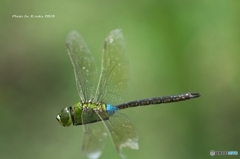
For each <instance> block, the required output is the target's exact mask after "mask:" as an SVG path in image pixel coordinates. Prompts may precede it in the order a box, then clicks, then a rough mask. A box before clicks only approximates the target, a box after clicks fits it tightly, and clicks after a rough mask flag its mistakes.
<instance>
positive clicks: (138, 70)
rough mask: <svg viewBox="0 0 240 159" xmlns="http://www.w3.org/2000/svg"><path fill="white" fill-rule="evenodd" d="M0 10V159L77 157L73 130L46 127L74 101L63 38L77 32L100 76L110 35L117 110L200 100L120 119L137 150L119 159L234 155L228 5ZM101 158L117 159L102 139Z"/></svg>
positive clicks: (233, 31)
mask: <svg viewBox="0 0 240 159" xmlns="http://www.w3.org/2000/svg"><path fill="white" fill-rule="evenodd" d="M0 10H1V14H0V46H1V47H0V48H1V51H0V115H1V123H2V124H1V128H0V158H1V159H13V158H14V159H15V158H20V159H33V158H34V159H46V158H58V159H66V158H69V159H70V158H76V159H84V158H85V156H84V155H83V154H82V152H81V140H82V127H80V126H79V127H69V128H64V127H62V126H60V125H59V123H58V122H57V121H56V119H55V117H56V115H57V113H58V112H59V111H60V110H61V109H62V108H64V107H65V106H70V105H72V104H74V103H75V102H77V101H78V100H79V97H78V94H77V91H76V86H75V79H74V75H73V68H72V65H71V63H70V60H69V57H68V55H67V52H66V47H65V39H66V36H67V34H68V33H69V32H70V31H71V30H77V31H78V32H80V33H81V34H82V36H83V37H84V39H85V41H86V43H87V44H88V46H89V48H90V50H91V52H92V54H93V55H94V57H95V59H96V61H97V65H98V66H99V67H100V64H101V53H102V48H103V42H104V39H105V37H106V36H107V34H108V33H109V32H110V31H111V30H113V29H116V28H120V29H122V32H123V34H124V37H125V41H126V44H127V50H128V58H129V61H130V68H131V70H130V71H131V82H130V85H129V96H128V97H127V99H126V101H131V100H135V99H141V98H147V97H157V96H163V95H173V94H178V93H185V92H190V91H196V92H200V93H201V95H202V96H201V98H198V99H194V100H190V101H186V102H180V103H173V104H167V105H154V106H149V107H139V108H134V109H127V110H123V113H125V114H127V115H128V116H129V117H130V118H131V120H132V121H133V123H134V124H135V126H136V128H137V130H138V134H139V144H140V150H138V151H134V150H128V149H124V153H125V155H127V156H128V158H130V159H131V158H138V159H146V158H151V159H159V158H168V159H174V158H186V159H192V158H195V159H202V158H211V157H210V150H216V151H218V150H219V151H220V150H222V151H229V150H236V151H238V152H240V143H239V141H240V126H239V120H240V107H239V95H240V89H239V79H240V76H239V75H240V74H239V68H240V51H239V50H240V29H239V28H240V3H239V2H238V1H233V0H225V1H224V0H223V1H217V0H212V1H209V0H202V1H149V0H143V1H133V0H130V1H120V0H116V1H107V0H101V1H99V0H98V1H97V0H88V1H83V0H68V1H66V0H58V1H57V0H42V1H37V0H33V1H27V0H19V1H7V0H2V1H1V2H0ZM14 15H17V16H19V15H22V16H24V15H28V16H31V15H42V16H44V18H30V17H29V18H24V17H23V18H15V17H14ZM45 15H47V16H48V15H50V17H49V18H47V17H45ZM215 157H216V156H215ZM217 157H219V156H217ZM224 157H225V158H227V156H224ZM105 158H114V159H115V158H116V159H117V158H119V159H120V156H119V155H118V154H117V152H116V151H115V149H114V147H113V145H112V143H111V141H110V140H108V142H107V145H106V148H105V150H104V152H103V154H102V156H101V159H105ZM222 158H223V157H222Z"/></svg>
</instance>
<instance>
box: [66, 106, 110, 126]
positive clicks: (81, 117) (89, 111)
mask: <svg viewBox="0 0 240 159" xmlns="http://www.w3.org/2000/svg"><path fill="white" fill-rule="evenodd" d="M71 109H72V111H70V112H71V117H72V123H73V125H82V124H89V123H95V122H97V121H101V118H102V119H108V116H107V112H106V104H103V103H92V102H87V103H81V102H78V103H76V104H74V105H73V106H72V107H71ZM104 114H106V115H104ZM99 115H101V118H100V117H99ZM104 116H106V117H104Z"/></svg>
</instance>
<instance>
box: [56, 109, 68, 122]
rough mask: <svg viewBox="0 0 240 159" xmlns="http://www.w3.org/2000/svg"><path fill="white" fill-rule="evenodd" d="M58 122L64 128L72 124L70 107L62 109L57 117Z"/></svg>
mask: <svg viewBox="0 0 240 159" xmlns="http://www.w3.org/2000/svg"><path fill="white" fill-rule="evenodd" d="M56 118H57V121H58V122H59V123H60V124H61V125H62V126H70V125H71V124H72V118H71V113H70V107H66V108H64V109H62V111H61V112H60V113H59V114H58V115H57V117H56Z"/></svg>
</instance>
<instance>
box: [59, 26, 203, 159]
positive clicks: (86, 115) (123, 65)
mask: <svg viewBox="0 0 240 159" xmlns="http://www.w3.org/2000/svg"><path fill="white" fill-rule="evenodd" d="M66 45H67V52H68V55H69V57H70V60H71V62H72V65H73V69H74V74H75V80H76V86H77V92H78V94H79V97H80V102H78V103H76V104H74V105H73V106H70V107H66V108H64V109H62V111H61V112H60V113H59V114H58V115H57V117H56V118H57V120H58V122H59V123H60V124H61V125H63V126H66V127H67V126H70V125H74V126H77V125H83V131H84V132H83V140H82V151H83V153H84V154H85V155H86V156H87V158H89V159H97V158H99V157H100V156H101V154H102V151H103V149H104V146H105V143H106V139H107V137H108V136H110V138H111V140H112V142H113V144H114V146H115V148H116V150H117V152H118V153H119V155H120V156H121V158H124V159H125V158H126V156H124V155H123V153H122V148H123V147H127V148H130V149H138V148H139V145H138V135H137V132H136V129H135V127H134V125H133V123H132V122H131V121H130V119H129V118H128V117H127V116H126V115H124V114H122V113H121V112H119V110H122V109H126V108H132V107H137V106H147V105H153V104H161V103H171V102H179V101H185V100H188V99H193V98H197V97H200V93H195V92H194V93H183V94H178V95H172V96H164V97H157V98H148V99H142V100H136V101H132V102H126V103H124V95H125V94H126V90H127V87H128V85H129V63H128V59H127V57H126V47H125V42H124V38H123V35H122V33H121V31H120V30H119V29H116V30H113V31H111V32H110V33H109V35H108V36H107V37H106V39H105V43H104V48H103V53H102V68H101V74H100V78H99V79H98V77H97V76H98V71H97V66H96V62H95V60H94V58H93V56H92V55H91V52H90V51H89V49H88V47H87V45H86V43H85V42H84V40H83V38H82V36H81V35H80V34H79V33H78V32H76V31H71V32H70V33H69V34H68V36H67V39H66ZM97 81H98V84H97Z"/></svg>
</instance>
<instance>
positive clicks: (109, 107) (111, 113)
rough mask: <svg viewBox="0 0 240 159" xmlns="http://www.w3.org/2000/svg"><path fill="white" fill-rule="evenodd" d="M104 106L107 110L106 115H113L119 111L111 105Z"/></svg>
mask: <svg viewBox="0 0 240 159" xmlns="http://www.w3.org/2000/svg"><path fill="white" fill-rule="evenodd" d="M106 105H107V107H106V110H107V113H108V114H109V115H113V114H114V113H115V112H116V111H118V110H119V108H118V107H115V106H113V105H111V104H106Z"/></svg>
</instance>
